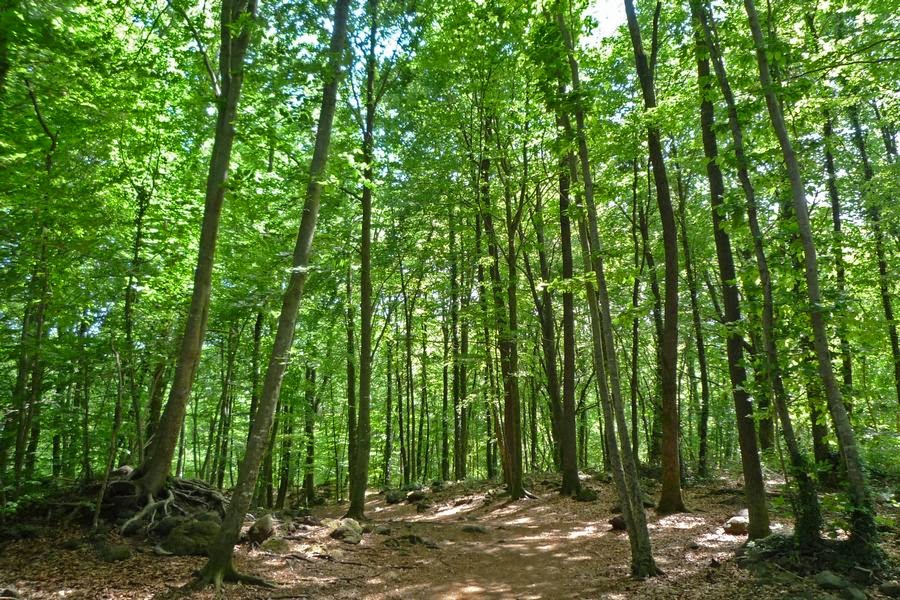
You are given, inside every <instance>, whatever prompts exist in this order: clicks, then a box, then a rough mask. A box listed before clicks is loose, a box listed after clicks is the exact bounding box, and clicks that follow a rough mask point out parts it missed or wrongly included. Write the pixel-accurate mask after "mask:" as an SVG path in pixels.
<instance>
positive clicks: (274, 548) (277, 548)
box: [259, 537, 291, 554]
mask: <svg viewBox="0 0 900 600" xmlns="http://www.w3.org/2000/svg"><path fill="white" fill-rule="evenodd" d="M259 548H260V550H265V551H266V552H271V553H272V554H288V553H289V552H290V551H291V544H290V542H288V541H287V540H286V539H284V538H278V537H273V538H269V539H267V540H266V541H265V542H263V543H262V545H261V546H260V547H259Z"/></svg>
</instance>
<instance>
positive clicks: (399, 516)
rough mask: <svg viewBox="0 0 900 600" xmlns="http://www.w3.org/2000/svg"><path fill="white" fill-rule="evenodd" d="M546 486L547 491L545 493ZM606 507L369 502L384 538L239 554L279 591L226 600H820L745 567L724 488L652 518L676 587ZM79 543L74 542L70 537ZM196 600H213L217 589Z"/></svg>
mask: <svg viewBox="0 0 900 600" xmlns="http://www.w3.org/2000/svg"><path fill="white" fill-rule="evenodd" d="M548 483H549V482H548ZM591 485H592V486H593V487H594V488H595V489H596V490H597V491H598V493H599V499H598V500H597V501H596V502H590V503H577V502H574V501H572V500H569V499H563V498H560V497H559V496H558V494H557V493H556V492H555V491H554V490H553V488H552V485H543V486H542V485H540V484H535V485H534V487H533V488H532V489H533V490H534V491H535V492H536V494H537V496H538V498H537V499H534V500H522V501H517V502H512V503H511V502H508V501H506V500H505V499H504V498H503V496H502V495H499V493H497V492H499V488H491V487H489V486H485V485H481V486H474V485H473V486H472V487H469V488H466V487H465V486H463V485H461V484H460V485H455V486H451V487H448V488H447V489H445V490H444V491H441V492H438V493H434V494H430V500H431V502H432V506H431V507H430V508H429V509H427V510H425V511H424V512H421V513H419V512H417V510H416V507H415V506H413V505H411V504H407V503H400V504H395V505H393V506H388V505H387V504H385V498H384V496H383V495H378V494H372V495H371V496H370V497H369V502H368V507H367V514H368V515H369V517H370V518H371V519H372V523H371V526H372V527H373V528H376V531H374V532H372V533H367V534H365V535H364V536H363V541H362V543H360V544H359V545H351V544H346V543H343V542H340V541H337V540H333V539H330V538H329V537H328V529H327V528H326V527H314V526H301V525H288V524H284V523H283V524H282V525H281V531H280V534H281V535H283V536H286V537H288V538H290V539H289V541H290V548H289V553H288V554H286V555H283V554H282V555H277V554H271V553H266V552H262V551H260V550H250V549H249V548H247V547H245V546H244V547H241V548H240V549H239V550H238V553H237V564H238V566H239V567H240V568H242V569H244V570H247V571H249V572H252V573H255V574H258V575H262V576H264V577H267V578H269V579H270V580H272V581H274V582H276V583H277V584H278V586H279V587H278V589H276V590H261V589H258V588H248V587H243V586H231V587H228V588H227V589H226V590H225V594H224V597H226V598H329V599H330V598H333V599H350V598H354V599H355V598H370V599H373V600H380V599H385V600H387V599H409V598H422V599H434V600H438V599H440V600H452V599H468V598H479V599H480V598H504V599H505V598H519V599H533V598H560V599H562V598H608V599H611V600H619V599H626V598H641V599H643V598H651V599H653V598H748V599H749V598H753V599H759V598H780V597H785V596H787V595H789V594H796V595H797V597H813V598H814V597H816V596H809V595H806V594H808V593H810V591H809V590H808V585H807V582H804V581H802V580H798V579H797V578H796V577H794V576H792V575H790V574H787V573H785V574H777V573H776V574H775V575H774V576H771V577H766V578H764V579H762V580H761V579H759V578H756V577H754V576H753V575H752V574H751V573H749V572H747V571H745V570H743V569H739V568H738V567H737V566H736V564H735V562H734V552H735V550H736V549H737V548H738V547H739V545H740V544H741V543H742V542H743V541H744V538H743V537H736V536H730V535H725V534H724V533H723V530H722V525H723V523H724V522H725V521H726V520H727V519H728V518H729V517H730V516H732V515H734V514H735V512H736V511H737V510H739V509H740V501H741V497H740V495H739V494H735V493H729V492H726V493H724V494H723V493H722V492H721V487H722V486H721V485H720V486H717V487H714V488H711V487H704V488H692V489H690V490H688V491H687V497H686V499H687V502H688V506H690V507H692V509H693V512H691V513H686V514H679V515H672V516H667V517H661V518H660V517H657V516H655V515H654V513H653V511H652V510H649V511H648V516H649V517H650V528H651V535H652V538H653V546H654V551H655V555H656V558H657V561H658V564H659V565H660V567H661V568H662V569H663V570H664V571H665V575H664V576H662V577H657V578H654V579H651V580H648V581H644V582H636V581H632V580H630V579H629V578H628V557H629V547H628V539H627V537H626V535H625V534H624V533H621V532H615V531H612V530H611V526H610V525H609V523H608V520H609V519H610V517H611V516H612V515H613V514H614V513H613V512H612V511H611V508H612V507H613V505H614V504H615V498H614V497H613V488H612V486H611V485H608V484H593V483H592V484H591ZM341 510H342V507H339V506H329V507H323V508H322V509H320V510H319V511H318V516H320V517H323V518H324V517H340V516H341ZM73 535H74V534H73ZM202 563H203V560H202V559H200V558H181V557H158V556H155V555H153V554H146V553H145V554H136V555H135V556H133V557H132V558H130V559H128V560H127V561H123V562H121V563H115V564H112V565H111V564H108V563H103V562H99V561H98V560H97V559H96V557H95V556H94V555H93V553H92V552H91V551H90V550H87V549H83V548H82V549H78V550H63V549H61V548H60V544H59V541H56V542H53V543H50V542H48V541H46V540H26V541H19V542H14V543H12V544H9V545H7V546H6V548H5V549H4V551H3V553H2V556H0V583H3V582H5V581H9V579H10V578H9V577H8V575H10V574H13V575H14V579H15V581H16V585H17V587H18V588H19V590H20V592H21V593H22V594H23V597H26V598H36V599H45V598H46V599H49V598H92V599H94V598H96V599H100V598H110V599H120V598H123V599H124V598H134V599H138V598H141V599H144V598H147V599H149V598H163V597H184V595H183V594H180V593H178V591H177V588H178V587H179V586H182V585H184V584H186V583H188V582H189V581H190V577H191V573H192V571H193V570H195V569H197V568H199V567H200V566H201V565H202ZM190 597H192V598H213V597H214V595H213V593H212V592H211V591H204V592H202V593H195V594H193V595H191V596H190Z"/></svg>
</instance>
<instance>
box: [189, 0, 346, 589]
mask: <svg viewBox="0 0 900 600" xmlns="http://www.w3.org/2000/svg"><path fill="white" fill-rule="evenodd" d="M349 4H350V3H349V0H336V3H335V9H334V20H333V22H334V28H333V30H332V33H331V43H330V45H329V51H328V69H327V71H326V74H325V82H324V91H323V94H322V106H321V109H320V111H319V124H318V128H317V130H316V142H315V149H314V150H313V156H312V161H311V163H310V172H309V183H308V184H307V188H306V199H305V202H304V207H303V216H302V219H301V221H300V228H299V230H298V232H297V243H296V245H295V248H294V255H293V260H292V268H291V271H290V273H291V274H290V278H289V280H288V284H287V287H286V288H285V291H284V298H283V300H282V306H281V314H280V316H279V318H278V326H277V329H276V332H275V341H274V343H273V345H272V353H271V355H270V357H269V363H268V366H267V368H266V375H265V378H264V379H263V388H262V394H261V395H260V401H259V406H258V407H257V411H256V415H255V418H254V420H253V424H252V426H251V431H250V440H249V442H248V443H247V449H246V451H245V453H244V458H243V460H242V461H241V464H240V469H239V470H238V481H237V485H236V486H235V488H234V492H233V495H232V499H231V503H230V505H229V506H228V511H227V512H226V513H225V518H224V519H223V521H222V527H221V528H220V529H219V532H218V533H217V534H216V537H215V539H214V540H213V542H212V543H211V544H210V550H209V561H208V562H207V563H206V566H204V567H203V570H202V571H201V574H200V577H201V579H202V581H204V582H211V583H214V584H215V585H216V586H220V585H221V583H222V581H223V580H235V579H237V580H242V579H243V580H246V579H247V577H246V576H241V575H239V574H238V573H237V572H236V571H235V570H234V567H233V566H232V564H231V559H232V555H233V553H234V545H235V544H236V543H237V541H238V537H239V535H240V530H241V523H242V522H243V520H244V515H245V514H246V513H247V509H248V508H249V507H250V502H251V500H252V497H253V490H254V489H255V486H256V477H257V474H258V472H259V463H260V461H261V460H262V457H263V454H264V453H265V450H266V445H267V442H268V439H269V433H270V430H271V427H272V420H273V416H274V414H275V408H276V406H277V405H278V398H279V395H280V391H281V382H282V379H283V377H284V372H285V369H286V368H287V363H288V361H289V358H290V350H291V344H292V342H293V338H294V328H295V326H296V323H297V312H298V309H299V305H300V298H301V297H302V295H303V287H304V285H305V283H306V278H307V275H308V274H309V259H310V254H311V252H312V241H313V235H314V233H315V227H316V220H317V219H318V216H319V206H320V199H321V195H322V183H321V182H322V178H323V177H324V174H325V165H326V162H327V159H328V147H329V144H330V142H331V130H332V124H333V122H334V113H335V107H336V104H337V87H338V83H339V80H340V76H341V65H342V63H343V52H344V45H345V40H346V37H347V13H348V12H349Z"/></svg>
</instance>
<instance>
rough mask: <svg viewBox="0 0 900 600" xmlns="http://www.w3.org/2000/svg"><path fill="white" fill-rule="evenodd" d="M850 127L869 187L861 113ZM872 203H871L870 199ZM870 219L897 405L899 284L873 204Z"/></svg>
mask: <svg viewBox="0 0 900 600" xmlns="http://www.w3.org/2000/svg"><path fill="white" fill-rule="evenodd" d="M850 123H851V125H852V126H853V143H854V144H855V145H856V149H857V150H858V151H859V156H860V159H861V160H862V163H863V174H864V176H865V179H866V184H869V182H871V181H872V177H874V172H873V171H872V165H871V163H870V162H869V153H868V152H867V151H866V140H865V137H864V136H863V132H862V127H861V126H860V124H859V109H858V108H856V107H854V108H853V109H851V110H850ZM886 150H887V151H888V156H891V146H890V145H887V146H886ZM867 200H868V199H867ZM867 204H868V206H867V207H866V216H867V217H868V218H869V223H870V224H871V226H872V234H873V236H872V237H873V238H874V241H875V260H876V262H877V263H878V291H879V292H880V294H881V307H882V309H883V311H884V321H885V323H886V325H887V330H888V339H889V340H890V342H891V359H892V361H893V366H894V387H895V390H896V392H897V401H898V402H900V337H898V335H897V323H896V321H894V305H893V300H892V296H891V282H892V281H895V278H894V277H893V276H892V274H890V273H888V262H887V258H886V257H885V252H884V232H883V231H882V229H881V209H880V208H879V207H878V206H877V205H876V204H875V203H874V202H872V201H871V200H869V201H868V202H867Z"/></svg>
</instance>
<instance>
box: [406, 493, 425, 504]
mask: <svg viewBox="0 0 900 600" xmlns="http://www.w3.org/2000/svg"><path fill="white" fill-rule="evenodd" d="M425 497H426V494H425V492H423V491H422V490H413V491H411V492H410V493H408V494H406V501H407V502H408V503H410V504H415V503H417V502H421V501H422V500H424V499H425Z"/></svg>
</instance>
